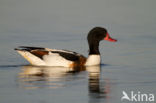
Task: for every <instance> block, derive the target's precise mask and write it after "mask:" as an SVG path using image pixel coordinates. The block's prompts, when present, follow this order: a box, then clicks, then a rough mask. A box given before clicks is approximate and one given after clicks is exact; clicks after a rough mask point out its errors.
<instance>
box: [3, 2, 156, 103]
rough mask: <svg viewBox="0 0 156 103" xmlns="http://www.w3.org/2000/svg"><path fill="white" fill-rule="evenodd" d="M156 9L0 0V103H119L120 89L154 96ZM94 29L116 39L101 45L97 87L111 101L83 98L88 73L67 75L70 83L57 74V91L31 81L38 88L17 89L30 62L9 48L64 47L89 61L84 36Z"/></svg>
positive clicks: (134, 4)
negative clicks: (104, 29) (100, 86)
mask: <svg viewBox="0 0 156 103" xmlns="http://www.w3.org/2000/svg"><path fill="white" fill-rule="evenodd" d="M155 5H156V0H0V81H1V83H0V91H1V92H0V102H2V103H9V102H12V103H18V102H23V103H24V101H25V103H28V102H31V103H32V102H33V103H51V102H52V101H53V102H55V103H56V102H59V103H60V102H64V103H70V102H71V101H73V100H74V101H75V103H80V100H81V102H82V103H86V102H93V103H104V102H105V103H106V102H108V101H109V102H110V103H120V102H121V101H120V97H121V96H122V94H121V93H122V91H123V90H125V91H126V90H127V91H131V90H134V91H137V90H140V91H141V92H142V93H156V88H155V87H156V81H155V78H156V76H155V73H156V69H155V61H156V59H155V58H156V55H155V53H156V45H155V44H156V12H155V10H156V6H155ZM95 26H101V27H105V28H107V29H108V32H109V33H110V35H111V36H112V37H113V38H116V39H118V42H117V43H109V42H106V41H103V42H101V43H100V52H101V57H102V65H101V69H102V70H103V71H102V72H101V74H102V76H100V78H98V79H97V80H98V82H97V81H96V83H99V84H100V83H101V84H103V85H102V87H103V88H104V86H105V85H106V86H107V85H108V86H109V89H110V91H109V92H108V95H109V96H108V97H111V99H110V98H107V100H106V99H105V98H94V97H95V95H87V93H88V88H89V87H94V86H88V84H87V83H86V82H88V81H87V80H88V78H89V77H88V76H87V75H86V72H81V73H80V74H79V75H76V76H75V75H73V76H69V77H70V80H69V81H68V80H64V78H65V77H66V76H65V77H64V76H63V77H60V76H59V78H60V79H61V80H60V81H57V83H58V84H59V85H61V87H59V86H57V83H56V87H58V88H59V89H54V90H53V89H52V90H51V91H49V90H48V89H43V88H47V87H49V86H50V85H53V84H48V86H47V85H46V86H45V85H43V84H44V82H39V81H37V80H36V79H35V80H36V81H33V83H35V86H36V85H37V87H38V86H39V87H40V86H41V88H42V89H37V90H36V91H28V90H25V88H24V89H23V87H25V86H27V85H25V83H22V86H21V82H19V81H25V79H24V80H23V79H21V78H19V77H18V73H20V72H21V69H22V68H23V67H22V68H21V66H23V65H27V64H28V62H27V61H25V60H24V59H23V58H21V56H19V55H18V54H17V53H16V52H15V51H14V50H13V49H14V48H15V47H17V46H20V45H26V46H42V47H49V48H56V49H67V50H72V51H76V52H78V53H81V54H83V55H85V56H86V57H87V55H88V44H87V41H86V37H87V34H88V32H89V30H90V29H92V28H93V27H95ZM28 68H29V67H28ZM32 68H33V67H32ZM33 69H34V68H33ZM30 70H31V69H30ZM103 74H104V75H103ZM54 78H55V77H54ZM41 81H42V79H41ZM43 81H44V80H43ZM67 81H68V82H67ZM99 81H101V82H99ZM108 81H109V82H108ZM27 82H29V83H30V82H31V83H32V81H29V80H28V81H27ZM51 82H53V81H51ZM55 82H56V81H55ZM29 83H28V84H29ZM31 83H30V84H31ZM38 84H39V85H38ZM89 84H90V83H89ZM99 84H97V85H96V86H99ZM29 86H30V85H29ZM53 86H55V85H53ZM54 93H55V94H54ZM95 94H96V93H95ZM51 95H52V96H51ZM64 95H66V96H64ZM19 96H21V98H19ZM96 96H97V95H96ZM6 97H7V98H6ZM40 97H43V98H40ZM70 97H72V99H71V100H70V99H69V98H70ZM8 98H9V99H8ZM28 98H30V99H28ZM36 98H37V99H36ZM60 98H61V99H60Z"/></svg>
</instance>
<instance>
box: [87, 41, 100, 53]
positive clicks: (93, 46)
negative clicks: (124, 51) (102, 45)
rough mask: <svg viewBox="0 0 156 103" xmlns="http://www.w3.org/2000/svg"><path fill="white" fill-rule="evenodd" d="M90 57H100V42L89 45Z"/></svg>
mask: <svg viewBox="0 0 156 103" xmlns="http://www.w3.org/2000/svg"><path fill="white" fill-rule="evenodd" d="M89 55H100V52H99V42H94V43H92V44H89Z"/></svg>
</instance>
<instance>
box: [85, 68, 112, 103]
mask: <svg viewBox="0 0 156 103" xmlns="http://www.w3.org/2000/svg"><path fill="white" fill-rule="evenodd" d="M86 69H87V71H88V72H89V79H88V89H89V96H90V103H95V101H94V100H95V98H97V99H98V98H105V99H106V101H107V100H108V98H109V96H108V94H109V92H110V86H109V81H108V80H105V81H103V80H101V78H100V71H101V68H100V66H90V67H87V68H86ZM96 102H97V100H96Z"/></svg>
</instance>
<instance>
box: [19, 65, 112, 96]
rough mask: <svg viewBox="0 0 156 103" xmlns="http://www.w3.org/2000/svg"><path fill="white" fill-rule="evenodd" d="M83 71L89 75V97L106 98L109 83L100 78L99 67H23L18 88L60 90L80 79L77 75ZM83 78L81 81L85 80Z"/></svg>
mask: <svg viewBox="0 0 156 103" xmlns="http://www.w3.org/2000/svg"><path fill="white" fill-rule="evenodd" d="M85 70H86V72H88V74H89V75H88V93H89V97H90V98H108V96H107V94H108V93H109V81H108V80H106V79H105V80H104V79H103V78H100V66H90V67H78V68H65V67H38V66H29V65H28V66H23V67H22V71H21V72H20V73H19V81H20V86H21V87H22V88H26V89H34V88H61V87H65V85H69V84H70V83H71V82H72V81H75V80H78V79H82V78H79V73H81V72H80V71H85ZM76 75H77V76H76ZM81 76H82V75H81ZM85 77H86V76H84V78H83V79H86V78H85Z"/></svg>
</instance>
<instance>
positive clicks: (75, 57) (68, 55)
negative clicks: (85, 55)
mask: <svg viewBox="0 0 156 103" xmlns="http://www.w3.org/2000/svg"><path fill="white" fill-rule="evenodd" d="M51 52H52V53H58V54H59V55H60V56H62V57H63V58H65V59H67V60H70V61H78V60H79V56H78V55H76V54H75V53H74V54H71V53H66V52H61V51H51Z"/></svg>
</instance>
